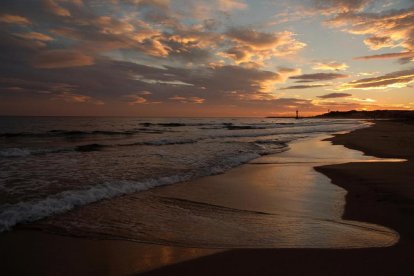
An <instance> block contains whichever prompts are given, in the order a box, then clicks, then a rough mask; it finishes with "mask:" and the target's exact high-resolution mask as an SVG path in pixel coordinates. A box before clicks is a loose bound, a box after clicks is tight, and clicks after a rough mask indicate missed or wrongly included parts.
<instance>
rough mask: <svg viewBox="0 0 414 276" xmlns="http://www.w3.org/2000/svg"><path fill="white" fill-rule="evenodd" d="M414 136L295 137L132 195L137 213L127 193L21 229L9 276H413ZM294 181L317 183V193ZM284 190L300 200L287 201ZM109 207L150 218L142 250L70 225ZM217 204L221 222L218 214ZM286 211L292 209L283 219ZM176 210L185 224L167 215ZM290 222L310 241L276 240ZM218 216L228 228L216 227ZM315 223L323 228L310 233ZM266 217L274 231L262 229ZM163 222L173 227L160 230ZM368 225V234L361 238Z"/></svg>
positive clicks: (4, 238)
mask: <svg viewBox="0 0 414 276" xmlns="http://www.w3.org/2000/svg"><path fill="white" fill-rule="evenodd" d="M397 130H398V131H397ZM412 137H414V125H413V124H408V123H406V122H388V121H380V122H376V124H375V125H374V126H373V127H370V128H366V129H361V130H356V131H354V132H352V133H348V134H340V135H336V136H335V137H334V138H331V139H329V140H331V141H332V143H333V144H334V145H335V146H332V145H330V143H331V142H329V141H320V139H321V137H318V139H313V140H312V139H310V140H308V141H307V142H303V141H302V142H294V143H292V145H291V150H289V151H286V152H284V153H281V154H278V155H275V156H265V157H262V158H259V159H257V160H255V161H253V162H251V163H249V164H246V165H243V166H241V167H238V168H235V169H232V170H230V171H229V172H226V173H224V174H221V175H217V176H211V177H205V178H201V179H199V180H196V181H192V182H188V183H179V184H176V185H171V186H166V187H160V188H155V189H152V190H149V191H147V192H142V193H137V194H134V195H131V196H127V199H128V200H130V202H133V204H134V205H129V206H128V207H129V208H130V210H125V209H122V208H123V205H122V202H125V197H121V199H114V200H110V201H109V202H111V205H110V206H108V202H106V201H102V202H98V203H95V204H91V206H87V207H83V208H79V209H76V210H74V211H71V212H69V213H67V214H65V215H63V216H58V217H52V218H50V219H46V220H43V221H40V222H37V223H33V224H29V225H25V226H20V227H17V228H16V230H13V231H12V232H8V233H4V234H2V235H1V236H0V244H1V249H0V257H1V259H2V260H3V261H4V262H3V264H2V271H4V272H5V273H6V274H8V275H17V274H20V275H21V274H25V275H28V274H31V275H33V274H35V275H56V274H59V275H75V274H76V275H91V274H95V275H96V274H99V275H133V274H145V275H274V274H276V273H279V274H282V275H301V274H303V273H307V274H309V275H350V274H353V275H366V274H376V275H412V273H413V272H414V269H413V268H412V265H411V264H412V261H413V260H414V249H413V248H414V244H413V243H414V234H413V233H414V224H413V223H412V218H413V211H414V210H413V203H412V202H413V196H414V188H413V187H412V185H410V184H411V183H413V180H414V176H413V174H412V170H413V168H414V165H413V164H414V163H413V156H414V144H413V143H412ZM322 138H323V137H322ZM373 141H375V143H373ZM309 145H312V146H311V147H309ZM342 145H345V146H346V147H348V148H351V149H356V150H358V151H362V152H365V153H366V154H367V155H372V156H376V157H379V158H401V159H407V160H408V161H406V162H389V161H398V160H381V159H378V158H371V157H369V156H364V155H363V154H361V153H360V152H358V151H352V150H347V149H345V148H344V147H343V146H342ZM312 156H314V157H315V158H310V157H312ZM299 160H300V162H301V164H298V163H299ZM343 163H345V164H343ZM328 164H329V165H328ZM314 167H316V170H317V171H318V172H321V173H323V174H320V173H317V172H316V171H315V170H313V168H314ZM288 180H290V181H292V183H288ZM331 182H332V183H334V184H335V185H332V184H331ZM257 183H260V185H258V184H257ZM295 183H305V184H306V183H319V184H318V185H319V186H317V187H311V188H312V189H309V186H306V185H305V186H300V185H298V186H297V187H295ZM283 185H285V186H283ZM338 186H339V187H338ZM292 187H293V188H292ZM340 187H342V188H340ZM345 190H346V191H347V192H348V193H346V191H345ZM284 192H285V193H286V194H289V195H292V194H294V195H295V198H293V200H292V198H290V199H289V198H288V199H285V200H283V198H284V194H283V193H284ZM311 192H312V193H313V194H312V193H311ZM315 193H316V194H315ZM345 194H346V196H345ZM344 197H346V205H345V206H344V203H345V201H344V200H343V198H344ZM315 198H316V199H318V200H316V201H315ZM117 200H118V201H117ZM315 202H316V203H315ZM149 203H150V204H149ZM332 203H335V204H332ZM131 204H132V203H131ZM131 206H132V207H131ZM148 206H149V207H148ZM151 206H155V207H156V209H157V210H165V211H164V212H165V213H163V215H160V216H159V217H157V218H155V219H154V218H153V217H152V218H151V220H150V219H149V218H148V217H147V216H146V213H148V212H150V211H151V208H152V207H151ZM105 208H113V209H117V210H118V209H119V210H120V212H122V213H123V214H124V213H127V214H129V213H128V212H130V215H131V223H137V222H140V223H144V225H145V226H146V227H147V228H148V229H149V231H148V232H143V233H141V234H140V235H138V236H137V237H136V240H140V241H141V243H137V242H131V241H126V240H124V241H120V240H114V238H113V237H112V238H111V231H110V230H108V231H107V232H101V233H100V235H101V237H102V239H91V238H90V237H88V235H89V234H88V233H82V232H78V231H77V228H76V224H75V223H71V222H72V221H74V220H73V219H72V218H74V217H77V218H79V217H83V218H85V219H88V220H90V221H99V222H105V221H106V220H111V219H115V217H111V215H102V213H99V214H100V215H99V216H97V215H95V214H96V212H95V211H96V210H102V209H104V210H105ZM211 208H215V209H214V210H215V211H217V213H219V214H220V218H215V217H211V216H210V213H211V212H207V211H208V210H209V209H211ZM285 209H286V210H290V211H291V212H292V210H293V213H294V214H293V215H292V214H288V215H286V212H284V211H283V210H285ZM131 210H132V211H131ZM240 210H242V211H243V212H240ZM343 210H344V212H343ZM235 211H237V212H235ZM177 212H178V214H182V219H181V220H175V221H171V220H166V219H165V218H166V217H169V216H168V215H169V214H175V215H176V214H177ZM342 212H343V213H342ZM280 213H282V214H283V215H280V216H279V217H277V218H273V216H275V214H280ZM108 214H111V212H108ZM112 214H113V213H112ZM269 214H270V215H269ZM298 214H300V215H301V216H298ZM113 216H115V215H113ZM304 216H306V217H307V218H304ZM175 217H177V216H175ZM178 217H179V216H178ZM252 217H253V218H254V219H252ZM280 217H282V218H283V219H281V218H280ZM292 217H293V218H295V220H294V221H295V223H297V225H299V226H301V227H300V228H299V229H300V230H301V231H302V232H301V231H299V230H298V233H294V234H293V235H292V237H295V234H296V235H299V236H301V237H306V239H304V240H300V241H297V240H292V239H282V240H280V239H275V237H277V236H278V233H279V236H283V237H289V235H288V233H285V232H283V231H284V229H288V228H287V227H283V223H282V224H281V222H286V224H287V226H289V225H288V224H289V223H292ZM341 217H342V218H341ZM287 218H289V219H287ZM134 219H135V220H136V221H134ZM315 219H318V220H315ZM219 221H223V222H226V223H222V224H220V227H215V228H213V225H218V224H217V223H218V222H219ZM315 221H317V223H316V224H317V225H318V227H320V229H322V230H320V231H325V232H321V233H318V232H317V233H318V234H317V235H315V237H313V236H309V235H308V236H307V235H306V233H308V232H309V230H311V229H313V228H309V227H310V226H313V225H315ZM150 222H151V223H153V224H150ZM258 222H259V223H263V225H270V226H272V227H276V228H271V227H269V226H267V227H265V226H263V227H257V223H258ZM344 222H346V223H345V224H344ZM145 223H147V224H145ZM180 224H181V225H180ZM160 225H163V226H164V228H162V227H158V228H157V226H160ZM190 225H191V226H192V227H193V229H192V233H195V234H200V233H203V235H195V236H194V237H193V236H185V233H186V232H185V229H186V228H188V227H189V226H190ZM241 225H243V227H245V229H242V227H240V226H241ZM259 225H261V224H259ZM279 225H282V227H280V229H278V228H277V227H279ZM344 225H345V226H344ZM361 226H363V227H362V228H368V232H361V231H362V230H360V229H361ZM174 227H175V228H174ZM180 227H181V228H182V229H181V228H180ZM249 227H250V228H249ZM91 229H93V223H91ZM165 229H169V230H171V231H165ZM174 229H178V230H176V231H174ZM240 229H242V230H243V231H242V230H240ZM258 229H259V230H260V231H259V230H258ZM39 230H43V231H39ZM203 231H204V232H203ZM229 231H230V232H229ZM272 231H273V232H272ZM364 231H366V230H364ZM394 231H396V232H398V234H397V233H396V232H394ZM51 232H56V233H60V234H68V235H76V236H78V237H71V236H62V235H56V234H51ZM274 232H276V233H274ZM148 233H152V234H153V235H149V234H148ZM223 233H228V237H226V236H224V235H223ZM251 233H256V234H257V235H256V236H255V235H253V234H251ZM373 233H376V234H377V233H380V234H378V235H377V236H376V234H375V235H374V234H373ZM95 234H96V233H95ZM125 235H126V236H128V237H130V233H125ZM264 236H266V238H263V237H264ZM81 237H82V238H81ZM321 237H322V238H321ZM328 237H329V238H328ZM213 238H214V239H213ZM116 239H119V238H116ZM184 241H187V242H188V243H187V244H186V243H184ZM225 242H227V244H225V245H226V246H224V247H223V248H219V247H220V246H218V245H219V244H224V243H225ZM393 244H394V245H393ZM361 245H362V246H361ZM390 245H393V246H390ZM305 247H306V249H305ZM344 247H350V248H346V249H344ZM358 247H368V248H358ZM276 248H277V249H276Z"/></svg>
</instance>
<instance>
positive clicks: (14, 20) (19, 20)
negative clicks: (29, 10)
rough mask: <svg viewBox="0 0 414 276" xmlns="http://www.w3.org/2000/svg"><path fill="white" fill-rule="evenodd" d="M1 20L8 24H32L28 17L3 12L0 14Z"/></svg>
mask: <svg viewBox="0 0 414 276" xmlns="http://www.w3.org/2000/svg"><path fill="white" fill-rule="evenodd" d="M0 22H1V23H7V24H16V25H23V26H24V25H31V24H32V23H31V22H30V20H29V19H27V18H26V17H23V16H20V15H16V14H2V15H0Z"/></svg>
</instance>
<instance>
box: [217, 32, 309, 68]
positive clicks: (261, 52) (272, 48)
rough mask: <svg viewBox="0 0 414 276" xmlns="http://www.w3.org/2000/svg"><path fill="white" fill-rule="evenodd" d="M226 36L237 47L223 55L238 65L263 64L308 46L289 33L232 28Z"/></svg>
mask: <svg viewBox="0 0 414 276" xmlns="http://www.w3.org/2000/svg"><path fill="white" fill-rule="evenodd" d="M225 35H226V37H227V38H229V39H230V40H232V42H233V43H234V44H235V45H234V46H233V47H231V48H229V49H227V50H225V51H224V52H222V53H221V55H222V56H225V57H228V58H231V59H233V60H235V61H236V62H237V63H242V62H250V61H254V62H263V61H264V60H267V59H270V58H272V57H274V56H278V57H283V56H289V55H293V54H296V53H297V52H299V51H300V50H301V49H303V48H304V47H305V46H306V44H305V43H303V42H300V41H298V40H296V39H295V38H294V36H295V34H294V33H292V32H288V31H285V32H275V33H266V32H259V31H256V30H254V29H248V28H232V29H229V30H228V31H227V32H226V34H225Z"/></svg>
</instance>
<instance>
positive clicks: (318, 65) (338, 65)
mask: <svg viewBox="0 0 414 276" xmlns="http://www.w3.org/2000/svg"><path fill="white" fill-rule="evenodd" d="M348 67H349V66H348V65H347V64H346V63H343V62H337V61H318V62H315V64H314V65H313V67H312V69H314V70H325V71H341V70H346V69H347V68H348Z"/></svg>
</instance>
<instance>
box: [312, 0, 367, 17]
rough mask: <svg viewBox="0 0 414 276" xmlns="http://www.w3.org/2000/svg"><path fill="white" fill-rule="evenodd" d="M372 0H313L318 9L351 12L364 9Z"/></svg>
mask: <svg viewBox="0 0 414 276" xmlns="http://www.w3.org/2000/svg"><path fill="white" fill-rule="evenodd" d="M371 2H372V0H313V4H314V7H315V8H316V10H317V11H319V12H322V13H325V14H331V13H349V12H357V11H361V10H363V9H364V8H365V7H366V6H367V5H368V4H370V3H371Z"/></svg>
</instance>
